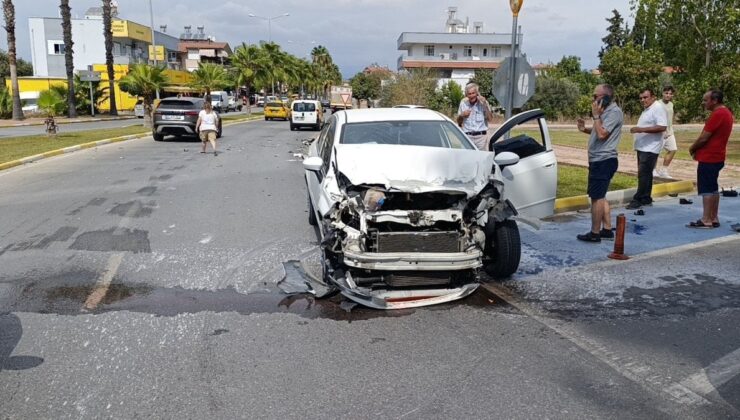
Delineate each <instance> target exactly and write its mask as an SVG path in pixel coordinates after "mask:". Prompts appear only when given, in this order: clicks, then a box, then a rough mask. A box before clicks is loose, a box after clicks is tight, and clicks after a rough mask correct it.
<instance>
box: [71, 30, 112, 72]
mask: <svg viewBox="0 0 740 420" xmlns="http://www.w3.org/2000/svg"><path fill="white" fill-rule="evenodd" d="M72 41H74V47H73V49H74V64H75V70H87V67H88V66H91V65H92V64H93V63H101V62H105V37H104V36H103V21H102V20H96V19H74V20H73V21H72Z"/></svg>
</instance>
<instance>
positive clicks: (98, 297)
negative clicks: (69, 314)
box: [84, 252, 124, 311]
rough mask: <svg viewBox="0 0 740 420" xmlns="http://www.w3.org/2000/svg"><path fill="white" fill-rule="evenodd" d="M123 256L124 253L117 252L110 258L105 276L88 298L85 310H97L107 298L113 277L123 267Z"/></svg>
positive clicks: (96, 284)
mask: <svg viewBox="0 0 740 420" xmlns="http://www.w3.org/2000/svg"><path fill="white" fill-rule="evenodd" d="M123 256H124V253H123V252H116V253H115V254H113V255H111V256H110V258H108V264H106V268H105V272H104V273H103V276H102V277H101V278H100V280H98V281H97V283H95V286H94V287H93V290H92V292H91V293H90V295H88V296H87V300H85V306H84V309H87V310H89V311H91V310H93V309H95V308H97V306H98V304H99V303H100V302H101V301H102V300H103V298H105V295H106V293H108V289H109V288H110V284H111V281H113V277H115V275H116V273H117V272H118V267H120V266H121V262H122V261H123Z"/></svg>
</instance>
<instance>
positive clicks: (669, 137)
mask: <svg viewBox="0 0 740 420" xmlns="http://www.w3.org/2000/svg"><path fill="white" fill-rule="evenodd" d="M674 94H675V90H674V89H673V86H666V87H664V88H663V100H662V101H661V102H660V104H661V105H663V108H665V113H666V119H667V120H668V127H667V128H666V130H665V132H664V133H663V149H665V150H666V153H665V155H663V167H661V168H656V170H655V171H654V172H653V176H657V177H660V178H671V175H670V174H669V173H668V166H670V165H671V162H672V161H673V157H674V156H676V150H678V146H677V145H676V136H674V135H673V95H674Z"/></svg>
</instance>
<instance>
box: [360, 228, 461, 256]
mask: <svg viewBox="0 0 740 420" xmlns="http://www.w3.org/2000/svg"><path fill="white" fill-rule="evenodd" d="M371 241H372V246H371V248H373V249H374V251H375V252H460V235H459V234H458V233H457V232H372V233H371Z"/></svg>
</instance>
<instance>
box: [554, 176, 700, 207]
mask: <svg viewBox="0 0 740 420" xmlns="http://www.w3.org/2000/svg"><path fill="white" fill-rule="evenodd" d="M692 191H694V182H693V181H677V182H667V183H665V184H655V185H653V190H652V192H651V195H652V196H653V197H663V196H666V195H668V194H678V193H687V192H692ZM635 192H637V188H629V189H626V190H617V191H609V192H608V193H606V199H607V200H608V201H609V204H610V205H613V206H621V205H624V204H627V203H629V202H630V200H632V196H634V195H635ZM590 207H591V200H590V199H589V198H588V196H587V195H577V196H575V197H566V198H558V199H556V200H555V213H556V214H557V213H565V212H568V211H575V210H585V209H588V208H590Z"/></svg>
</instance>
